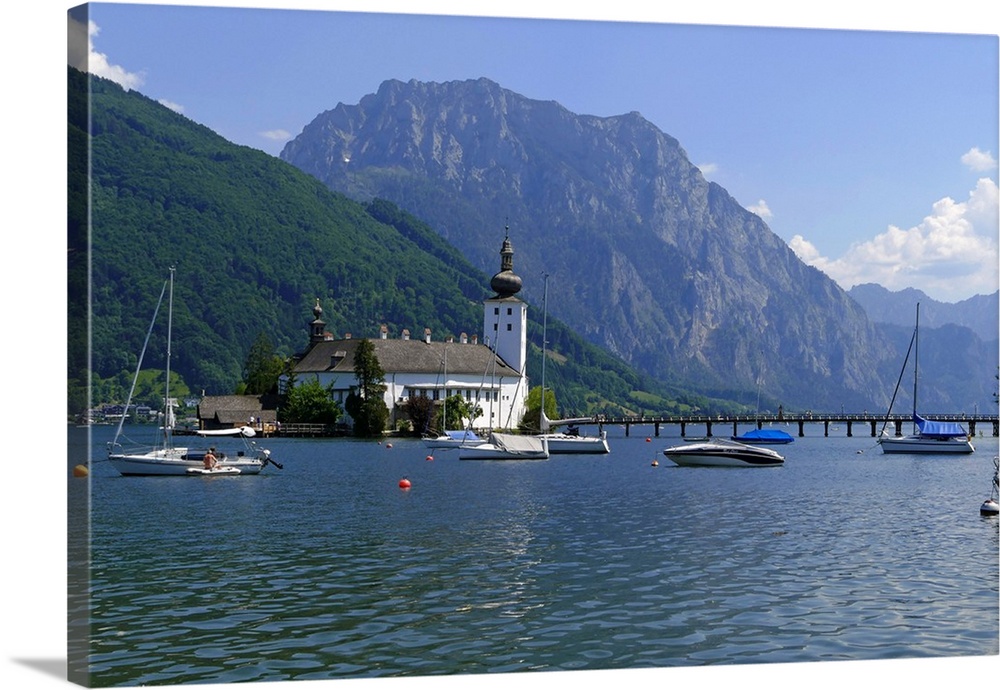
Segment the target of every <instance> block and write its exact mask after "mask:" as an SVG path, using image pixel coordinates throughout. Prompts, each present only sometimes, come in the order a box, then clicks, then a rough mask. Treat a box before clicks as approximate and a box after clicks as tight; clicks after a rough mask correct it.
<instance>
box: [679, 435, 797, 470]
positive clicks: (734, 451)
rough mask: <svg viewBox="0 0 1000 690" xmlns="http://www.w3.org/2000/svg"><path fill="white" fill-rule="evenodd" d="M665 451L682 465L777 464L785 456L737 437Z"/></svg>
mask: <svg viewBox="0 0 1000 690" xmlns="http://www.w3.org/2000/svg"><path fill="white" fill-rule="evenodd" d="M663 454H664V455H665V456H666V457H667V458H668V459H669V460H670V461H671V462H673V463H674V464H675V465H680V466H682V467H777V466H780V465H783V464H784V462H785V458H784V457H783V456H782V455H781V454H779V453H778V452H777V451H775V450H772V449H770V448H760V447H758V446H751V445H749V444H746V443H739V442H737V441H725V440H719V441H702V442H697V443H685V444H683V445H679V446H672V447H670V448H667V449H666V450H664V451H663Z"/></svg>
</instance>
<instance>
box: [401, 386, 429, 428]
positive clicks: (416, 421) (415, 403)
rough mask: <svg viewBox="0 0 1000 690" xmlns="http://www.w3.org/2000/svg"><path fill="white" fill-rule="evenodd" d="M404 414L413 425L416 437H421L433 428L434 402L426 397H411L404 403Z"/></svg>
mask: <svg viewBox="0 0 1000 690" xmlns="http://www.w3.org/2000/svg"><path fill="white" fill-rule="evenodd" d="M403 412H404V413H405V414H406V416H407V417H408V418H409V420H410V422H411V423H412V424H413V433H414V435H417V436H419V435H420V434H422V433H423V432H424V431H425V430H427V429H429V428H430V426H431V418H432V417H433V416H434V401H433V400H431V399H430V398H428V397H427V396H425V395H411V396H410V397H409V398H407V399H406V402H405V403H403Z"/></svg>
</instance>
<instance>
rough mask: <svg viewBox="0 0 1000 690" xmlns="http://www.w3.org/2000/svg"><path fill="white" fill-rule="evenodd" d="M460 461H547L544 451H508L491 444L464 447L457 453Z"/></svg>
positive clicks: (547, 455) (546, 454)
mask: <svg viewBox="0 0 1000 690" xmlns="http://www.w3.org/2000/svg"><path fill="white" fill-rule="evenodd" d="M458 457H459V459H460V460H547V459H548V457H549V454H548V453H546V452H545V451H510V450H504V449H503V448H498V447H496V446H494V445H493V444H492V443H482V444H480V445H478V446H465V447H463V448H462V449H461V450H460V451H459V453H458Z"/></svg>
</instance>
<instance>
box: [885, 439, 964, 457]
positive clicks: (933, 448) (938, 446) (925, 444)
mask: <svg viewBox="0 0 1000 690" xmlns="http://www.w3.org/2000/svg"><path fill="white" fill-rule="evenodd" d="M879 445H880V446H882V452H883V453H889V454H892V453H919V454H925V455H967V454H969V453H973V452H975V450H976V449H975V448H974V447H973V445H972V442H971V441H970V440H969V439H967V438H933V437H926V436H899V437H894V438H883V439H881V440H880V441H879Z"/></svg>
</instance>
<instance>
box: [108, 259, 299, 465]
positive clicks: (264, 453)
mask: <svg viewBox="0 0 1000 690" xmlns="http://www.w3.org/2000/svg"><path fill="white" fill-rule="evenodd" d="M168 287H169V288H170V291H169V298H168V307H167V314H168V316H167V363H166V384H165V386H164V395H163V401H164V404H163V425H162V426H161V427H159V429H157V432H158V434H157V438H156V440H155V442H153V443H152V444H151V445H149V444H147V445H142V444H136V443H132V442H129V441H127V440H126V439H125V438H124V436H123V433H122V431H123V427H124V424H125V418H126V417H127V416H128V408H129V406H130V405H131V404H132V395H133V393H134V392H135V385H136V381H137V380H138V377H139V372H140V371H141V370H142V360H143V357H144V356H145V354H146V346H147V345H148V344H149V336H150V334H151V333H152V332H153V326H154V325H155V324H156V317H157V314H158V313H159V311H160V306H161V305H162V304H163V296H164V294H165V293H166V292H167V288H168ZM173 299H174V269H173V268H171V269H170V277H169V278H168V279H167V281H166V282H165V283H164V284H163V290H161V291H160V299H159V301H158V302H157V303H156V309H155V310H154V311H153V320H152V322H151V323H150V324H149V331H147V332H146V340H145V342H144V343H143V346H142V352H141V353H140V355H139V362H138V364H137V365H136V370H135V377H134V378H133V379H132V388H131V389H130V390H129V394H128V400H127V401H126V403H125V413H124V414H123V415H122V418H121V420H120V421H119V423H118V428H117V430H116V431H115V437H114V440H113V441H111V443H109V444H108V460H109V461H110V462H111V464H112V466H114V468H115V469H116V470H118V472H120V473H121V474H122V475H124V476H192V475H240V474H259V473H260V471H261V470H263V469H264V467H266V466H267V465H268V464H272V465H274V466H275V467H277V468H278V469H281V468H282V465H280V464H279V463H277V462H275V461H274V460H272V459H271V451H269V450H264V449H261V450H257V448H256V444H255V443H253V442H251V441H248V439H249V438H250V437H252V436H253V435H254V431H253V429H250V428H249V427H243V428H234V429H231V430H230V429H226V430H221V431H201V432H198V433H199V434H201V435H203V436H232V437H239V438H240V439H242V440H243V442H244V447H243V448H242V449H241V450H238V451H235V452H234V453H232V454H228V453H226V452H224V451H222V450H216V448H215V447H214V446H212V447H206V448H204V449H200V450H198V449H193V448H187V447H178V446H175V445H174V444H173V433H172V432H173V426H174V412H173V407H174V403H173V401H172V400H171V398H170V344H171V339H172V328H173ZM247 431H249V433H246V432H247ZM126 444H128V445H126ZM209 451H211V453H212V455H213V456H214V457H215V461H214V462H212V461H211V458H209V459H208V460H207V461H206V457H205V456H206V454H207V453H208V452H209Z"/></svg>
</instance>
